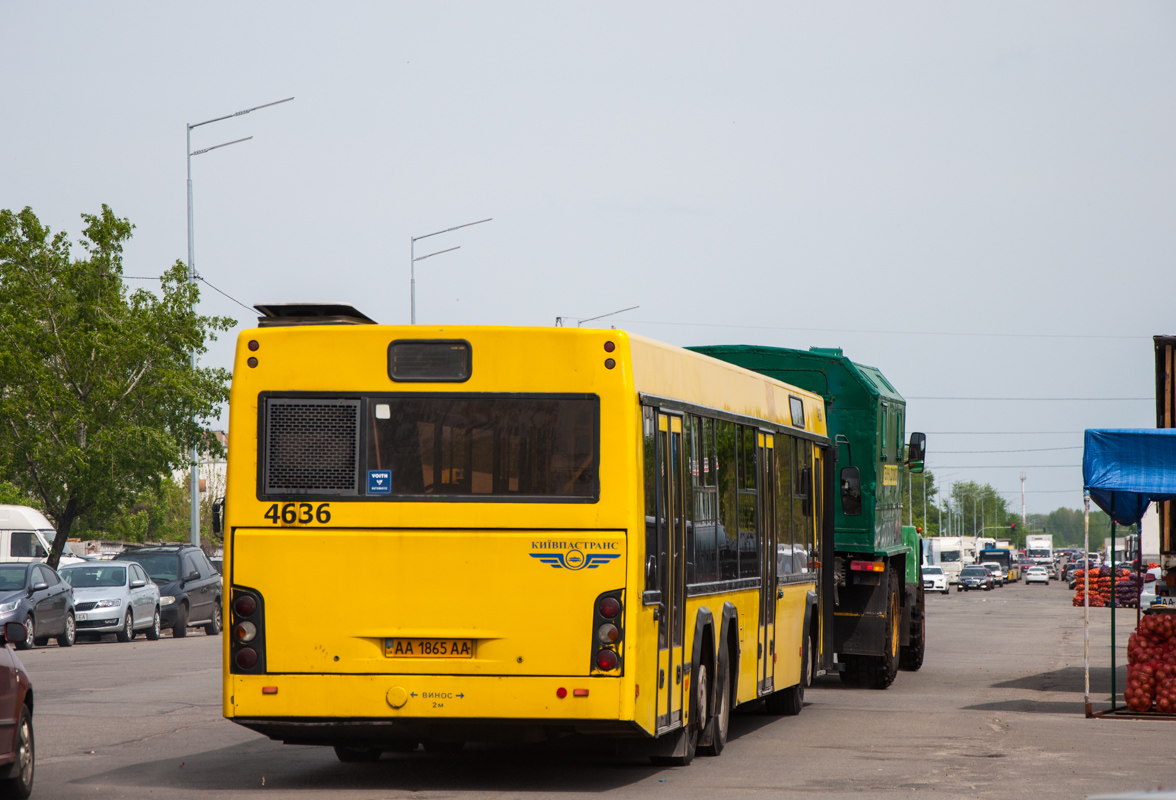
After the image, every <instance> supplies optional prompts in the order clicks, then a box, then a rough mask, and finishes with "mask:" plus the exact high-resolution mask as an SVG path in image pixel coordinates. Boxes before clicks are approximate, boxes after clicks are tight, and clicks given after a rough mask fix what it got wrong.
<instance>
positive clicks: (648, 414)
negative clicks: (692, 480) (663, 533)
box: [641, 406, 657, 592]
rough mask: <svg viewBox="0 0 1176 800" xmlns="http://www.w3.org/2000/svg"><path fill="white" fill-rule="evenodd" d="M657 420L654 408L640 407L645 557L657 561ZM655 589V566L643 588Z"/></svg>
mask: <svg viewBox="0 0 1176 800" xmlns="http://www.w3.org/2000/svg"><path fill="white" fill-rule="evenodd" d="M656 437H657V422H656V420H655V418H654V410H653V409H652V408H650V407H649V406H642V408H641V438H642V451H643V461H644V465H645V468H644V473H645V558H646V562H647V563H648V562H649V559H651V558H652V559H653V563H654V564H656V563H657V438H656ZM656 589H657V568H656V567H654V568H653V569H647V570H646V573H645V590H646V591H647V592H652V591H655V590H656Z"/></svg>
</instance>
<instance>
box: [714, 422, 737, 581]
mask: <svg viewBox="0 0 1176 800" xmlns="http://www.w3.org/2000/svg"><path fill="white" fill-rule="evenodd" d="M715 427H716V429H717V432H716V434H715V444H716V447H715V449H716V451H717V454H718V459H717V460H718V465H719V530H718V532H717V534H716V538H717V539H718V542H719V580H723V581H729V580H734V579H735V578H738V577H739V550H738V541H739V538H738V537H739V519H738V517H737V515H736V508H737V506H736V504H737V503H738V498H739V494H738V492H739V490H738V488H737V487H736V480H735V476H736V458H735V436H736V432H737V430H738V428H737V427H736V425H735V423H733V422H725V421H723V420H718V421H717V423H716V426H715Z"/></svg>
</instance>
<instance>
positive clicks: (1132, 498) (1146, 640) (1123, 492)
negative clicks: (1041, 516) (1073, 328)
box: [1082, 428, 1176, 717]
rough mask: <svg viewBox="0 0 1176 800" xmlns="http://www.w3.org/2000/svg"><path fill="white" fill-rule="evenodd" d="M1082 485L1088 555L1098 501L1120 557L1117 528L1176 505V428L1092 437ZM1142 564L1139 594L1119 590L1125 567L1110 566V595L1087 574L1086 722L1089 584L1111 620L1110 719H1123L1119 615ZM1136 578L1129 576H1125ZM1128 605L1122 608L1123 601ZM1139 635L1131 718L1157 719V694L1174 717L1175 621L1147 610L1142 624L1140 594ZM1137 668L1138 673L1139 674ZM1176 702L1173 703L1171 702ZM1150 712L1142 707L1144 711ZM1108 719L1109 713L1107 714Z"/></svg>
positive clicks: (1161, 709) (1131, 675)
mask: <svg viewBox="0 0 1176 800" xmlns="http://www.w3.org/2000/svg"><path fill="white" fill-rule="evenodd" d="M1082 483H1083V489H1084V492H1085V500H1086V503H1085V505H1086V537H1085V538H1086V541H1085V547H1086V552H1087V553H1089V552H1090V501H1091V500H1094V502H1095V504H1096V505H1098V507H1099V508H1101V509H1102V510H1103V511H1105V512H1106V513H1107V514H1108V515H1109V516H1110V518H1111V547H1110V549H1109V551H1108V552H1110V553H1114V552H1115V528H1116V526H1117V525H1137V524H1138V523H1139V521H1140V519H1142V517H1143V514H1144V512H1145V511H1147V507H1148V505H1149V504H1151V503H1152V502H1153V501H1162V500H1172V499H1176V429H1151V428H1143V429H1119V430H1087V431H1086V441H1085V448H1084V452H1083V455H1082ZM1141 568H1142V565H1140V564H1139V563H1138V562H1137V563H1136V565H1135V567H1134V569H1135V576H1134V581H1133V583H1134V584H1135V585H1134V587H1133V588H1132V589H1130V590H1128V591H1127V592H1119V591H1117V590H1116V579H1118V580H1119V581H1123V580H1124V579H1125V576H1124V574H1123V571H1122V569H1121V567H1120V566H1119V565H1117V564H1115V563H1113V562H1112V563H1111V564H1110V569H1109V573H1108V575H1107V576H1105V580H1106V581H1107V584H1106V587H1105V588H1109V593H1107V592H1101V593H1100V591H1099V589H1100V587H1099V586H1098V585H1097V581H1099V580H1104V576H1102V575H1101V573H1100V574H1099V575H1098V576H1093V575H1092V573H1093V572H1094V570H1091V569H1086V570H1084V574H1083V582H1084V585H1083V590H1082V596H1083V603H1082V605H1083V637H1084V645H1083V647H1084V658H1085V695H1086V696H1085V699H1086V716H1088V717H1092V716H1103V714H1101V713H1100V714H1094V713H1093V711H1092V709H1091V704H1090V606H1091V592H1092V588H1091V584H1090V581H1091V578H1092V577H1095V579H1096V585H1095V587H1094V592H1095V596H1096V597H1100V598H1101V597H1108V598H1109V602H1105V603H1103V604H1104V605H1109V606H1110V614H1111V645H1112V646H1111V710H1110V712H1109V713H1110V714H1116V715H1121V712H1120V709H1119V706H1118V703H1117V692H1116V689H1115V669H1116V665H1115V648H1114V643H1115V610H1116V608H1117V607H1123V606H1126V605H1129V603H1127V602H1126V601H1127V600H1128V599H1129V594H1130V591H1134V590H1137V588H1138V585H1139V582H1140V581H1141V576H1140V574H1139V573H1140V570H1141ZM1126 577H1128V578H1129V577H1130V576H1126ZM1120 598H1122V600H1123V602H1119V599H1120ZM1134 606H1135V621H1136V631H1135V633H1134V634H1132V643H1131V645H1129V648H1128V688H1127V693H1126V698H1125V699H1127V701H1128V707H1127V712H1128V713H1131V714H1138V713H1148V714H1151V713H1153V712H1152V711H1151V708H1152V706H1153V704H1154V703H1155V702H1156V697H1157V695H1159V696H1161V697H1162V698H1164V702H1163V703H1161V704H1159V705H1158V706H1156V708H1157V711H1156V712H1154V713H1172V712H1174V711H1176V617H1171V616H1170V615H1169V614H1168V613H1167V610H1166V609H1165V610H1161V609H1156V610H1155V612H1154V614H1157V615H1158V614H1161V613H1162V614H1163V618H1161V617H1159V616H1155V617H1154V619H1153V618H1152V617H1153V612H1152V611H1151V610H1148V612H1147V613H1148V617H1149V618H1148V619H1147V620H1146V624H1145V620H1144V619H1143V614H1144V610H1143V609H1140V608H1139V603H1138V595H1136V602H1135V603H1134ZM1133 668H1134V669H1133ZM1169 697H1171V698H1172V700H1168V698H1169ZM1145 703H1146V705H1147V707H1146V708H1144V705H1145ZM1104 713H1105V712H1104Z"/></svg>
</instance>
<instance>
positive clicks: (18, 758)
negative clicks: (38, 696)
mask: <svg viewBox="0 0 1176 800" xmlns="http://www.w3.org/2000/svg"><path fill="white" fill-rule="evenodd" d="M0 631H2V634H0V635H3V637H4V639H3V641H0V725H3V726H4V728H5V730H6V731H9V733H6V734H5V735H4V736H3V737H0V741H2V742H3V744H0V797H6V798H7V797H17V798H25V797H28V796H29V795H30V794H31V793H32V791H33V774H34V770H33V767H34V763H33V762H34V760H35V758H36V748H35V747H34V746H33V697H32V693H33V685H32V682H31V681H30V680H29V674H28V673H27V672H25V668H24V664H22V663H20V659H19V658H17V655H16V653H14V652H12V648H10V647H7V646H6V645H9V644H11V645H14V646H16V647H23V646H24V644H25V643H26V638H25V637H26V634H27V633H28V631H26V630H25V626H24V625H23V624H22V623H20V622H7V623H5V624H4V625H3V626H0ZM13 733H15V735H13Z"/></svg>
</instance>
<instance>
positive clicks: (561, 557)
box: [531, 550, 621, 571]
mask: <svg viewBox="0 0 1176 800" xmlns="http://www.w3.org/2000/svg"><path fill="white" fill-rule="evenodd" d="M620 556H621V554H620V553H591V554H589V555H584V554H583V553H582V552H580V551H579V550H569V551H567V552H566V553H531V558H537V559H539V560H540V561H542V562H543V563H544V564H547V565H549V566H551V567H552V568H553V569H570V570H573V571H574V570H581V569H596V568H597V567H599V566H600V565H601V564H607V563H608V562H609V561H612V560H613V559H614V558H620Z"/></svg>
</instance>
